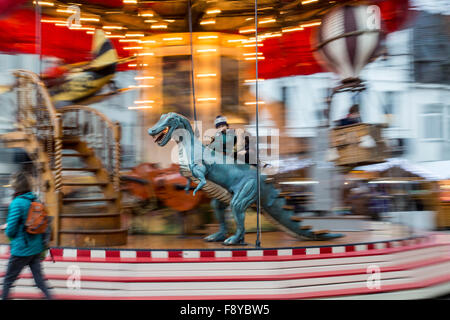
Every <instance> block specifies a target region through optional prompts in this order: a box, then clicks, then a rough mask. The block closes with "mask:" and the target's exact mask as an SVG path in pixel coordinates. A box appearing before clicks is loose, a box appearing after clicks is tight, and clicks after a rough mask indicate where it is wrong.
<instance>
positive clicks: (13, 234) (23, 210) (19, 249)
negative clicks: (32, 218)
mask: <svg viewBox="0 0 450 320" xmlns="http://www.w3.org/2000/svg"><path fill="white" fill-rule="evenodd" d="M35 200H37V197H36V196H35V195H34V194H33V193H31V192H28V193H25V194H22V195H20V196H17V197H15V198H14V199H13V201H12V202H11V204H10V205H9V208H8V218H7V219H6V223H7V224H8V226H7V227H6V230H5V233H6V235H7V236H8V237H9V238H10V240H11V243H10V245H11V255H13V256H19V257H25V256H32V255H35V254H38V253H41V252H42V251H44V245H43V235H42V234H29V233H27V232H26V231H25V221H26V220H27V217H28V209H29V208H30V205H31V202H32V201H35Z"/></svg>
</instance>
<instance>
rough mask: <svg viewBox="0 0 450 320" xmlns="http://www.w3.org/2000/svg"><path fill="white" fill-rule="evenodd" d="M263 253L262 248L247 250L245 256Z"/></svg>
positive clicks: (257, 255)
mask: <svg viewBox="0 0 450 320" xmlns="http://www.w3.org/2000/svg"><path fill="white" fill-rule="evenodd" d="M263 255H264V253H263V251H262V250H248V251H247V257H262V256H263Z"/></svg>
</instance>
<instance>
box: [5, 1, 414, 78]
mask: <svg viewBox="0 0 450 320" xmlns="http://www.w3.org/2000/svg"><path fill="white" fill-rule="evenodd" d="M23 2H25V1H24V0H15V1H12V0H0V30H2V32H1V33H0V51H1V52H6V53H11V54H12V53H38V52H39V49H41V53H42V55H44V56H53V57H58V58H60V59H62V60H64V62H65V63H75V62H80V61H86V60H88V59H89V58H90V51H91V45H92V35H90V34H86V31H85V30H70V29H68V28H66V27H59V26H55V25H54V24H52V23H41V44H42V46H41V47H39V45H38V41H37V37H36V22H37V20H36V19H39V18H38V17H37V16H36V14H35V12H34V11H31V10H26V9H18V10H15V11H13V12H11V11H12V10H14V8H17V7H18V6H19V5H21V4H22V3H23ZM88 2H90V3H92V4H97V5H102V6H105V7H121V6H123V2H122V0H89V1H88ZM373 3H375V4H377V5H379V6H380V8H381V13H382V19H383V22H384V23H385V24H386V25H387V26H388V27H387V30H386V31H388V32H392V31H395V30H398V29H399V28H400V27H401V26H402V25H404V22H405V21H406V17H407V14H405V11H407V8H408V4H409V3H408V0H373ZM402 9H403V13H402ZM315 28H317V27H310V28H305V29H304V30H303V31H295V32H288V33H284V34H283V36H282V37H276V38H269V39H266V40H265V41H264V42H263V44H264V46H263V47H261V49H260V51H261V52H262V53H263V55H264V57H265V60H260V61H259V64H258V73H259V77H260V78H263V79H270V78H279V77H285V76H292V75H308V74H313V73H317V72H323V71H325V70H323V68H322V67H321V66H320V65H319V64H318V62H317V61H316V59H315V57H314V55H313V49H312V43H314V42H313V41H312V36H313V34H312V32H314V31H315V30H314V29H315ZM111 40H112V42H113V44H114V46H115V47H116V50H117V53H118V55H119V57H121V58H123V57H127V56H128V55H129V52H127V51H126V50H124V49H123V47H124V46H126V45H124V44H123V43H120V42H119V41H118V40H117V39H111ZM127 69H128V67H127V64H126V63H125V64H122V65H120V66H119V70H127Z"/></svg>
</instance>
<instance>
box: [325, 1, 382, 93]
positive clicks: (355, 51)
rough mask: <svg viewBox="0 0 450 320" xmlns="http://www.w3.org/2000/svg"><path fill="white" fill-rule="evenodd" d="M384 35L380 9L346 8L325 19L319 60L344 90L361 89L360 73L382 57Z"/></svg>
mask: <svg viewBox="0 0 450 320" xmlns="http://www.w3.org/2000/svg"><path fill="white" fill-rule="evenodd" d="M383 37H384V35H383V31H382V26H381V11H380V8H379V7H378V6H377V5H344V6H339V7H337V8H334V9H332V10H331V11H330V12H328V13H327V14H326V15H325V16H324V17H323V19H322V23H321V25H320V28H319V30H318V33H317V42H318V44H317V46H316V54H317V58H318V60H319V61H320V63H321V64H323V65H324V67H325V68H326V69H328V70H330V71H331V72H334V73H336V74H337V75H339V77H340V78H341V82H342V85H345V87H347V88H350V87H355V88H357V87H360V86H361V79H360V78H359V75H360V72H361V70H362V69H363V68H364V67H365V66H366V65H367V64H368V63H369V62H371V61H373V60H374V59H376V58H377V57H379V56H380V55H381V54H382V52H383V50H382V42H383V41H382V39H383Z"/></svg>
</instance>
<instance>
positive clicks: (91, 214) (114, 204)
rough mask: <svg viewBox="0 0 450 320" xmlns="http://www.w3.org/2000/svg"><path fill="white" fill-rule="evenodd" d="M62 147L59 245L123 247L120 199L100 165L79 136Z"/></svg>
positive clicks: (106, 172)
mask: <svg viewBox="0 0 450 320" xmlns="http://www.w3.org/2000/svg"><path fill="white" fill-rule="evenodd" d="M62 145H63V154H62V156H63V161H62V172H63V175H62V193H63V197H62V212H61V214H60V216H59V219H60V230H59V240H60V245H62V246H76V247H78V246H83V247H93V246H94V247H99V246H101V247H108V246H116V245H121V244H125V243H126V241H127V230H126V229H124V228H121V215H120V195H119V194H118V193H117V192H116V190H115V188H114V183H113V180H112V179H111V178H110V174H109V173H108V171H107V170H106V168H104V167H103V165H102V161H101V160H100V159H99V158H98V157H97V156H96V154H95V152H94V151H93V150H92V148H90V147H89V146H88V143H87V142H85V141H83V140H82V139H81V138H80V137H78V136H66V135H65V136H63V140H62ZM74 158H75V160H76V161H73V160H74ZM66 159H67V160H72V161H65V160H66ZM74 162H75V164H74ZM66 163H68V164H66ZM99 204H101V205H99Z"/></svg>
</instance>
